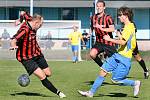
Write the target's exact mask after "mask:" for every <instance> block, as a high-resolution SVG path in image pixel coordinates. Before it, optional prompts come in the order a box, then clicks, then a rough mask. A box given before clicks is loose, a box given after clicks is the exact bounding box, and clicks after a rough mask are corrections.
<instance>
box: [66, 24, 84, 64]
mask: <svg viewBox="0 0 150 100" xmlns="http://www.w3.org/2000/svg"><path fill="white" fill-rule="evenodd" d="M68 37H69V43H70V44H71V47H72V52H73V57H72V60H73V63H76V62H77V61H78V49H79V39H81V40H82V42H83V44H84V45H85V42H84V40H83V37H82V33H81V32H79V31H78V27H77V26H75V25H74V26H73V32H71V33H70V34H69V36H68Z"/></svg>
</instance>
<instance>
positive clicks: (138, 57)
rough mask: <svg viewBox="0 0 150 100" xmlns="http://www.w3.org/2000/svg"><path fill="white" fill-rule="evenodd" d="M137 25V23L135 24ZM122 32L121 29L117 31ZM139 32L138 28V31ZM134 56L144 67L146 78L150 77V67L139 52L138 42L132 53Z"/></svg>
mask: <svg viewBox="0 0 150 100" xmlns="http://www.w3.org/2000/svg"><path fill="white" fill-rule="evenodd" d="M134 25H135V24H134ZM135 27H136V26H135ZM118 32H120V31H117V33H118ZM135 32H137V29H136V31H135ZM132 55H133V57H134V58H135V59H136V61H137V62H138V63H139V64H140V66H141V67H142V69H143V71H144V78H145V79H148V77H149V70H148V68H147V67H146V64H145V62H144V60H143V58H142V57H141V55H140V53H139V50H138V45H137V42H136V47H135V49H134V50H133V53H132Z"/></svg>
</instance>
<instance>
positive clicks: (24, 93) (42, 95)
mask: <svg viewBox="0 0 150 100" xmlns="http://www.w3.org/2000/svg"><path fill="white" fill-rule="evenodd" d="M10 95H11V96H17V95H24V96H41V97H52V96H48V95H44V94H40V93H33V92H18V93H12V94H10Z"/></svg>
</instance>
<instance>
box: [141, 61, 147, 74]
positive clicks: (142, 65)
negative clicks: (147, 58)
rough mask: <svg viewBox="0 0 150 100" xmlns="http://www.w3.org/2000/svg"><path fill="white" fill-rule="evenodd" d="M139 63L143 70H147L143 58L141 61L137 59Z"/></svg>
mask: <svg viewBox="0 0 150 100" xmlns="http://www.w3.org/2000/svg"><path fill="white" fill-rule="evenodd" d="M139 64H140V65H141V67H142V68H143V70H144V72H148V70H147V68H146V65H145V62H144V60H143V59H142V60H141V61H139Z"/></svg>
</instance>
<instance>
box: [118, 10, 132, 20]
mask: <svg viewBox="0 0 150 100" xmlns="http://www.w3.org/2000/svg"><path fill="white" fill-rule="evenodd" d="M118 14H119V15H120V14H123V15H126V16H128V18H129V20H130V21H133V12H132V9H130V8H128V7H121V8H119V10H118Z"/></svg>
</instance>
